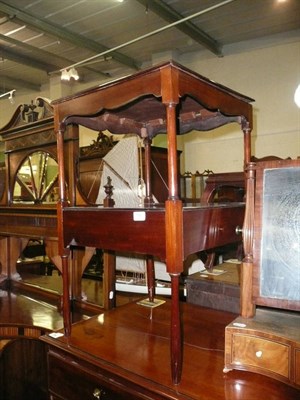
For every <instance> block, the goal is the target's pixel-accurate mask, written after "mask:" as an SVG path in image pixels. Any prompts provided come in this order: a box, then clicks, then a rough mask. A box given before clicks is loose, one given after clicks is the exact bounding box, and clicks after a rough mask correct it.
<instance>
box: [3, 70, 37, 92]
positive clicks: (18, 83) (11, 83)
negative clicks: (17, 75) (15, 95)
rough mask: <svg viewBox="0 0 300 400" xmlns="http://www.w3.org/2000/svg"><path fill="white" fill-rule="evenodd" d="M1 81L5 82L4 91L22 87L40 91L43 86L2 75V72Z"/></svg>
mask: <svg viewBox="0 0 300 400" xmlns="http://www.w3.org/2000/svg"><path fill="white" fill-rule="evenodd" d="M0 79H1V82H2V83H4V84H5V90H4V92H7V91H9V90H12V89H16V88H22V89H28V90H32V91H33V92H39V91H40V90H41V87H40V86H39V85H35V84H34V83H31V82H28V81H23V80H22V79H14V78H10V77H9V76H6V75H2V74H1V73H0Z"/></svg>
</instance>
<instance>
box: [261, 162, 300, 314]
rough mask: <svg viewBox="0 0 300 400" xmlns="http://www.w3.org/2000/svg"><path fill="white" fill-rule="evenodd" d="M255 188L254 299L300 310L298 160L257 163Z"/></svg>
mask: <svg viewBox="0 0 300 400" xmlns="http://www.w3.org/2000/svg"><path fill="white" fill-rule="evenodd" d="M255 192H256V195H255V202H254V203H255V204H254V252H253V257H254V269H253V284H254V285H253V298H254V303H255V304H256V305H261V306H268V307H276V308H282V309H287V310H300V160H281V161H271V162H259V163H257V165H256V189H255Z"/></svg>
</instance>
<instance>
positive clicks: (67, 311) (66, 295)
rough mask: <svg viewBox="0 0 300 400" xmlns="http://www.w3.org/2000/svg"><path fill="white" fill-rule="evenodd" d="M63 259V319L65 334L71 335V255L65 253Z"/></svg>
mask: <svg viewBox="0 0 300 400" xmlns="http://www.w3.org/2000/svg"><path fill="white" fill-rule="evenodd" d="M61 259H62V279H63V295H62V296H63V297H62V307H63V319H64V331H65V336H70V335H71V324H72V322H71V305H70V304H71V303H70V287H69V257H68V256H67V255H63V256H62V257H61Z"/></svg>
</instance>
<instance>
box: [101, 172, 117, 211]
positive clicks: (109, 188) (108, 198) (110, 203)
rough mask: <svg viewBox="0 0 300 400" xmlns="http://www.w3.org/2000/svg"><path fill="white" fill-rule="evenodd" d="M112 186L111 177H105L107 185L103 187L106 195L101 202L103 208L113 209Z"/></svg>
mask: <svg viewBox="0 0 300 400" xmlns="http://www.w3.org/2000/svg"><path fill="white" fill-rule="evenodd" d="M113 188H114V187H113V185H112V184H111V177H110V176H108V177H107V183H106V185H104V191H105V193H106V197H105V199H104V200H103V206H104V207H113V206H114V205H115V201H114V199H112V195H113Z"/></svg>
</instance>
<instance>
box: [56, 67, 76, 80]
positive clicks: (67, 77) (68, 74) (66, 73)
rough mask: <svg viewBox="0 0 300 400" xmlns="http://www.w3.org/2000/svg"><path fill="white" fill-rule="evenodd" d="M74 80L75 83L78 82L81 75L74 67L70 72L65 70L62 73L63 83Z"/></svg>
mask: <svg viewBox="0 0 300 400" xmlns="http://www.w3.org/2000/svg"><path fill="white" fill-rule="evenodd" d="M72 78H73V79H74V80H75V81H78V79H79V74H78V72H77V70H76V69H75V68H74V67H72V68H70V69H69V70H67V69H63V70H62V71H61V77H60V79H61V80H62V81H70V80H71V79H72Z"/></svg>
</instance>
